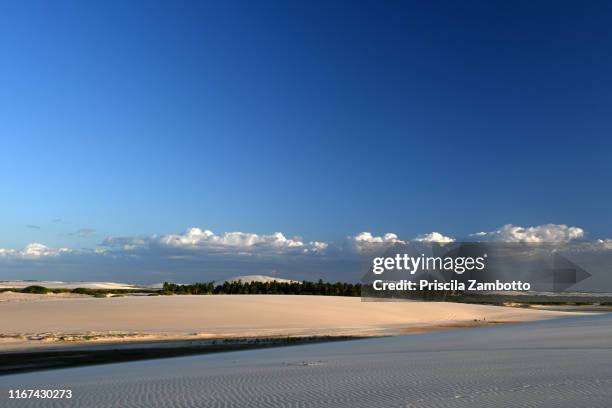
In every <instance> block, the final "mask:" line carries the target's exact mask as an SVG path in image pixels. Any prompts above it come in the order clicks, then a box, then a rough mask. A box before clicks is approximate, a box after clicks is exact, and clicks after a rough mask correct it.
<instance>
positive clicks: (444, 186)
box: [0, 1, 612, 249]
mask: <svg viewBox="0 0 612 408" xmlns="http://www.w3.org/2000/svg"><path fill="white" fill-rule="evenodd" d="M495 3H496V4H494V3H493V2H484V1H483V2H450V1H449V2H389V3H387V4H382V3H381V2H373V1H372V2H352V1H351V2H335V1H334V2H316V1H314V2H303V3H299V2H294V3H291V4H287V3H286V2H258V3H257V4H255V3H254V2H201V1H198V2H170V1H168V2H136V1H130V2H126V1H117V2H113V1H109V2H93V1H92V2H88V1H79V2H67V1H60V2H45V1H40V2H19V1H14V2H13V1H8V2H3V3H2V5H1V6H0V55H1V56H0V60H1V61H2V63H1V64H0V89H1V90H2V91H1V92H0V185H1V186H2V191H3V194H2V199H1V200H0V214H1V215H0V231H2V234H0V248H15V249H19V248H24V247H25V246H26V245H28V244H29V243H32V242H37V243H43V244H44V245H47V246H49V247H53V248H58V247H69V248H94V247H95V246H97V245H99V244H100V243H102V242H103V241H104V240H105V239H106V238H107V237H126V236H129V237H139V236H151V235H154V234H157V235H159V236H162V235H167V234H178V233H183V232H184V231H187V230H188V229H189V228H191V227H198V228H201V229H203V230H205V229H210V230H212V231H214V232H215V233H222V232H226V231H246V232H253V233H257V234H272V233H274V232H277V231H282V232H283V234H284V235H285V236H286V237H295V236H297V237H300V239H301V240H303V241H304V242H310V241H325V242H332V241H334V242H335V241H339V240H343V239H345V238H346V237H347V236H354V235H355V234H358V233H359V232H361V231H371V232H372V233H373V234H374V235H382V234H384V233H386V232H393V233H396V234H398V235H399V236H400V237H404V236H405V237H415V236H418V235H420V234H427V233H430V232H431V231H440V232H442V233H444V234H447V235H452V236H454V237H462V236H468V234H471V233H474V232H478V231H495V230H497V229H498V228H500V227H501V226H503V225H506V224H514V225H521V226H538V225H544V224H566V225H569V226H577V227H580V228H582V229H584V230H585V231H587V233H588V236H589V237H592V238H602V239H604V238H607V237H609V236H611V235H612V234H611V230H612V217H611V216H610V204H611V201H612V183H610V175H611V174H612V139H611V138H610V137H609V135H610V134H611V131H612V119H611V118H612V115H611V111H612V98H611V97H610V95H612V81H611V80H610V79H611V78H610V73H611V72H612V53H611V52H610V50H611V49H612V30H610V25H609V22H610V18H611V17H612V5H610V4H609V3H608V2H588V3H585V4H581V3H579V2H559V1H555V2H533V1H530V2H520V1H519V2H511V3H507V2H506V3H498V2H495Z"/></svg>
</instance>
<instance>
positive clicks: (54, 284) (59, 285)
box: [0, 280, 161, 289]
mask: <svg viewBox="0 0 612 408" xmlns="http://www.w3.org/2000/svg"><path fill="white" fill-rule="evenodd" d="M32 285H38V286H44V287H46V288H49V289H75V288H87V289H151V288H157V287H161V285H151V286H147V285H140V286H139V285H132V284H129V283H118V282H64V281H38V280H16V281H0V289H13V288H14V289H22V288H25V287H28V286H32Z"/></svg>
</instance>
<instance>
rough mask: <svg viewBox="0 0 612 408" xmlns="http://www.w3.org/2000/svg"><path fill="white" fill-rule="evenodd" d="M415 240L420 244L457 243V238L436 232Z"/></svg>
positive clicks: (420, 236)
mask: <svg viewBox="0 0 612 408" xmlns="http://www.w3.org/2000/svg"><path fill="white" fill-rule="evenodd" d="M414 240H415V241H419V242H439V243H441V244H446V243H450V242H455V238H451V237H447V236H445V235H442V234H440V233H439V232H435V231H434V232H431V233H429V234H424V235H419V236H418V237H416V238H415V239H414Z"/></svg>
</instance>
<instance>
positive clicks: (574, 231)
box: [472, 224, 585, 243]
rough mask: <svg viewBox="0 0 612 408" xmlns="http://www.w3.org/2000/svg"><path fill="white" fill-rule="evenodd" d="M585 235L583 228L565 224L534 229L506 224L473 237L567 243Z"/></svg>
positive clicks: (504, 240) (493, 239) (508, 240)
mask: <svg viewBox="0 0 612 408" xmlns="http://www.w3.org/2000/svg"><path fill="white" fill-rule="evenodd" d="M584 234H585V232H584V230H583V229H582V228H579V227H568V226H567V225H564V224H544V225H538V226H534V227H519V226H516V225H512V224H506V225H504V226H503V227H501V228H500V229H498V230H496V231H492V232H486V233H485V232H478V233H476V234H472V235H473V236H479V237H482V238H485V239H489V240H492V241H503V242H529V243H565V242H570V241H572V240H575V239H578V238H582V237H584Z"/></svg>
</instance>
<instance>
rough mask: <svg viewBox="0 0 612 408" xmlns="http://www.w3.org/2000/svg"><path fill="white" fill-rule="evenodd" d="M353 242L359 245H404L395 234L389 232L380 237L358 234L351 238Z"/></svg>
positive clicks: (363, 233)
mask: <svg viewBox="0 0 612 408" xmlns="http://www.w3.org/2000/svg"><path fill="white" fill-rule="evenodd" d="M353 240H355V242H359V243H396V242H398V243H404V241H402V240H400V239H399V238H398V237H397V235H396V234H393V233H391V232H388V233H386V234H385V235H383V236H382V237H377V236H374V235H372V234H371V233H370V232H360V233H359V234H357V235H355V236H354V237H353Z"/></svg>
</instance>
